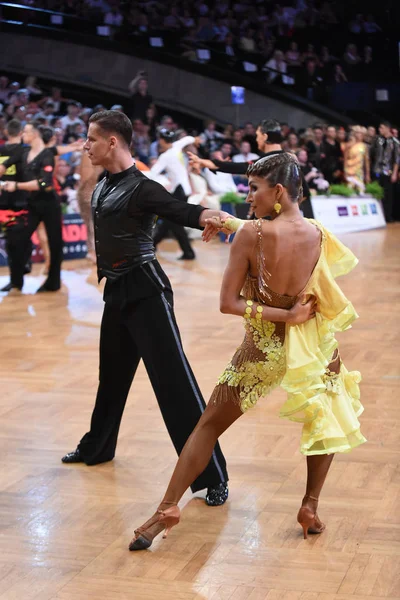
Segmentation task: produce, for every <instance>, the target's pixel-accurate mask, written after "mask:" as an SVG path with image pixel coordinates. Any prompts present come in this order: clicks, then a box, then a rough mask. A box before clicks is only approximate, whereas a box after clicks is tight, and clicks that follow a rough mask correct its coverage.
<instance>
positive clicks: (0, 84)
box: [0, 77, 8, 90]
mask: <svg viewBox="0 0 400 600" xmlns="http://www.w3.org/2000/svg"><path fill="white" fill-rule="evenodd" d="M7 85H8V79H7V77H0V88H1V89H2V90H5V89H6V87H7Z"/></svg>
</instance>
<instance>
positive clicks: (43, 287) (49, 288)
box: [36, 283, 60, 294]
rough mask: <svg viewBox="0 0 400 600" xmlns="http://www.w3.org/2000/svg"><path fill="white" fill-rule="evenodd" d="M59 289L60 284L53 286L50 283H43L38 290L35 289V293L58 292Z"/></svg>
mask: <svg viewBox="0 0 400 600" xmlns="http://www.w3.org/2000/svg"><path fill="white" fill-rule="evenodd" d="M59 289H60V286H58V287H53V286H50V285H46V284H45V283H44V284H43V285H41V286H40V288H39V289H38V290H36V294H41V293H42V292H58V290H59Z"/></svg>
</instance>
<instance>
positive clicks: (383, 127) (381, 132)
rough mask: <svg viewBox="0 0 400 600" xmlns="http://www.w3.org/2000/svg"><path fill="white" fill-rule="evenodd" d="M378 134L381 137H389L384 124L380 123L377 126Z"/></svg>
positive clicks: (388, 130) (387, 129) (388, 131)
mask: <svg viewBox="0 0 400 600" xmlns="http://www.w3.org/2000/svg"><path fill="white" fill-rule="evenodd" d="M379 133H380V134H381V135H383V137H389V136H390V129H389V127H388V126H387V125H385V124H384V123H381V124H380V125H379Z"/></svg>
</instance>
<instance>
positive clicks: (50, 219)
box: [38, 196, 63, 291]
mask: <svg viewBox="0 0 400 600" xmlns="http://www.w3.org/2000/svg"><path fill="white" fill-rule="evenodd" d="M42 220H43V222H44V224H45V227H46V233H47V237H48V240H49V248H50V268H49V274H48V277H47V279H46V281H45V282H44V284H43V285H42V286H41V287H40V288H39V290H40V291H42V290H48V291H57V290H59V289H60V287H61V262H62V256H63V240H62V214H61V206H60V203H59V201H58V199H57V198H56V197H55V196H54V197H49V198H48V199H45V200H43V201H42ZM39 290H38V291H39Z"/></svg>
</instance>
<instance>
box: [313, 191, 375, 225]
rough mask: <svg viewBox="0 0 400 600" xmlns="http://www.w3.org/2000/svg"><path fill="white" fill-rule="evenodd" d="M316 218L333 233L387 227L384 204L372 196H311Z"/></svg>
mask: <svg viewBox="0 0 400 600" xmlns="http://www.w3.org/2000/svg"><path fill="white" fill-rule="evenodd" d="M311 204H312V208H313V211H314V218H315V219H316V220H317V221H320V222H321V223H322V225H325V226H326V227H327V228H328V229H329V230H330V231H332V233H351V232H353V231H364V230H366V229H376V228H378V227H386V222H385V217H384V214H383V210H382V205H381V203H380V202H379V200H375V198H373V197H372V196H364V197H362V198H361V197H360V196H354V197H350V198H345V197H344V196H330V197H326V196H311Z"/></svg>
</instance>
